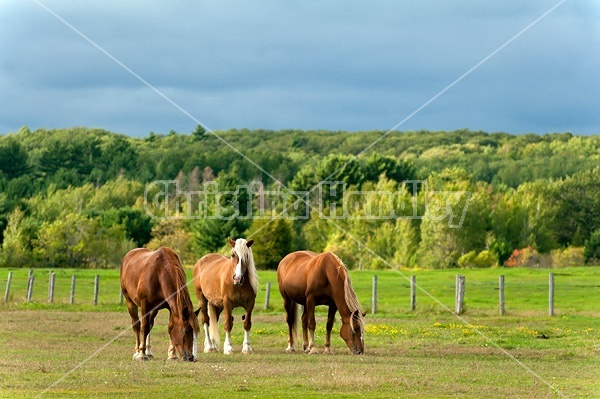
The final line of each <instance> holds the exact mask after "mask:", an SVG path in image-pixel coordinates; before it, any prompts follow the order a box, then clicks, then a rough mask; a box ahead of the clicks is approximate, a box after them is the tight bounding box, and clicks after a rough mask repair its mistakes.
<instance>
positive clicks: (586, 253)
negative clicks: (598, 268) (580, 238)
mask: <svg viewBox="0 0 600 399" xmlns="http://www.w3.org/2000/svg"><path fill="white" fill-rule="evenodd" d="M583 257H584V259H585V263H588V264H599V263H600V230H596V231H595V232H593V233H592V234H591V235H590V238H589V239H588V240H586V241H585V247H584V250H583Z"/></svg>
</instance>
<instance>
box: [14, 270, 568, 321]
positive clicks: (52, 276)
mask: <svg viewBox="0 0 600 399" xmlns="http://www.w3.org/2000/svg"><path fill="white" fill-rule="evenodd" d="M90 277H91V276H90ZM35 279H36V277H35V275H34V272H33V269H29V273H28V278H27V283H26V284H27V286H26V295H25V302H27V303H29V302H32V301H33V294H34V290H35ZM21 281H23V279H21ZM56 281H57V276H56V273H55V271H54V270H50V271H49V277H48V303H50V304H52V303H55V302H56V301H55V298H56V287H57V285H56V284H57V282H56ZM86 281H89V280H88V279H86ZM93 284H94V286H93V287H94V288H93V297H87V299H84V301H86V302H88V303H89V301H93V303H94V305H98V303H99V302H100V289H101V286H100V275H98V274H97V275H95V276H94V283H93ZM486 284H487V283H486ZM38 285H39V284H38ZM77 285H78V284H77V275H76V274H73V275H71V286H70V296H69V304H71V305H73V304H75V294H76V287H77ZM476 285H477V284H476V283H475V286H476ZM466 286H467V283H466V278H465V276H464V275H460V274H457V275H455V286H454V290H455V292H454V295H455V297H454V299H455V303H454V312H455V313H456V314H462V313H464V312H465V311H466V308H465V299H466V298H468V296H467V294H466ZM506 286H507V285H506V279H505V276H504V275H499V276H498V285H497V289H498V309H499V313H500V315H505V314H506V290H505V288H506ZM509 286H510V284H509ZM538 286H539V282H538ZM15 287H16V288H17V290H16V291H15V290H14V288H15ZM18 287H19V280H18V279H17V280H15V275H14V273H13V272H12V271H9V272H8V276H7V280H6V288H5V292H4V302H10V301H11V292H13V291H14V292H17V291H19V289H18ZM21 287H23V286H22V285H21ZM63 287H64V285H63ZM446 287H447V286H446ZM365 288H366V287H363V288H362V289H363V290H364V289H365ZM380 288H381V287H379V281H378V276H377V274H374V275H373V276H372V284H371V312H372V314H377V313H378V311H379V309H378V295H379V294H380V293H379V291H380ZM409 288H410V296H409V298H407V302H408V305H409V308H408V309H409V310H410V311H411V312H414V311H416V310H417V284H416V276H415V275H412V276H410V280H409ZM111 289H112V288H111ZM555 289H556V286H555V274H554V273H549V275H548V314H549V315H550V316H554V315H555ZM38 290H39V287H38ZM118 290H119V301H118V303H119V304H120V305H123V302H124V301H123V293H122V292H121V289H120V285H119V286H118ZM20 291H21V292H22V288H21V289H20ZM105 291H106V289H105ZM88 292H89V291H88ZM363 292H364V291H363ZM446 292H447V291H446ZM471 292H472V291H471ZM19 295H20V294H19ZM78 295H82V294H78ZM270 295H271V282H266V284H265V297H264V309H265V310H269V308H270V305H271V296H270ZM471 295H473V294H471ZM477 298H479V296H477ZM59 302H60V300H59ZM115 303H116V302H115ZM486 309H487V307H486Z"/></svg>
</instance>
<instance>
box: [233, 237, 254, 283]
mask: <svg viewBox="0 0 600 399" xmlns="http://www.w3.org/2000/svg"><path fill="white" fill-rule="evenodd" d="M246 243H247V241H246V240H245V239H243V238H238V239H237V240H235V247H234V248H233V250H234V251H235V252H236V253H237V255H238V256H239V257H240V259H245V260H246V265H247V268H248V277H249V280H250V286H252V290H253V291H254V294H255V295H256V294H257V293H258V273H257V272H256V265H255V264H254V255H253V254H252V248H251V247H249V246H248V245H246Z"/></svg>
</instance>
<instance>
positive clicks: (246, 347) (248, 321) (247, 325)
mask: <svg viewBox="0 0 600 399" xmlns="http://www.w3.org/2000/svg"><path fill="white" fill-rule="evenodd" d="M252 309H254V301H252V302H251V303H250V304H248V306H246V315H245V317H244V344H243V345H242V353H243V354H245V355H247V354H249V353H254V349H252V346H251V345H250V329H251V328H252Z"/></svg>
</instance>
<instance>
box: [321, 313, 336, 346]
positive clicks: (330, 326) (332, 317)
mask: <svg viewBox="0 0 600 399" xmlns="http://www.w3.org/2000/svg"><path fill="white" fill-rule="evenodd" d="M335 312H337V307H336V306H335V305H334V304H332V305H329V311H328V312H327V326H326V330H327V333H326V335H325V352H323V353H325V354H327V355H330V354H331V353H332V352H331V330H332V329H333V323H334V322H335Z"/></svg>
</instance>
